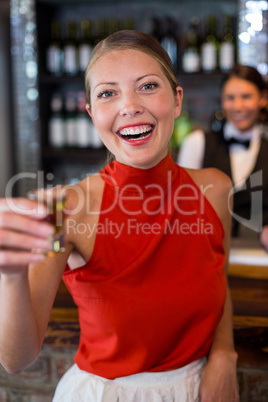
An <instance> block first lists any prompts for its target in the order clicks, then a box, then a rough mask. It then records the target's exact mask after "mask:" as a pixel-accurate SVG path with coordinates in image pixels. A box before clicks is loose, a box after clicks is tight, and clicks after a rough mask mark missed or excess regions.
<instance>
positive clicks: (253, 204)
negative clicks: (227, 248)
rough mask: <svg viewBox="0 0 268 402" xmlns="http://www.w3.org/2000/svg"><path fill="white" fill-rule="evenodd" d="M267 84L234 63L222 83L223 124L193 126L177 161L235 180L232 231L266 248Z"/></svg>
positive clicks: (247, 67)
mask: <svg viewBox="0 0 268 402" xmlns="http://www.w3.org/2000/svg"><path fill="white" fill-rule="evenodd" d="M267 92H268V91H267V85H266V83H265V81H264V80H263V77H262V75H261V74H259V72H258V71H257V70H256V69H255V68H253V67H250V66H245V65H236V66H234V68H233V69H232V70H231V71H230V72H229V74H228V75H226V76H225V77H224V80H223V82H222V86H221V103H222V109H223V112H224V119H223V124H221V126H220V128H214V129H213V127H212V129H211V130H210V131H208V132H204V131H203V130H195V131H193V132H192V133H191V134H190V135H189V136H188V137H186V139H185V140H184V142H183V144H182V146H181V149H180V152H179V155H178V160H177V162H178V164H179V165H181V166H183V167H187V168H193V169H200V168H202V167H203V168H205V167H215V168H218V169H220V170H222V171H223V172H225V173H226V174H227V175H228V176H229V177H230V178H231V179H232V181H233V185H234V186H233V192H234V207H233V222H232V236H233V237H238V236H241V237H253V236H254V237H256V234H257V235H258V236H259V239H260V242H261V244H262V245H263V246H264V247H265V248H266V249H267V250H268V117H267V116H268V111H267ZM212 126H213V125H212Z"/></svg>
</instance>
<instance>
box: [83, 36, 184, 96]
mask: <svg viewBox="0 0 268 402" xmlns="http://www.w3.org/2000/svg"><path fill="white" fill-rule="evenodd" d="M129 49H131V50H138V51H140V52H144V53H146V54H148V55H149V56H151V57H153V58H154V59H155V60H156V61H158V62H159V64H160V66H161V68H162V70H163V72H164V74H165V76H166V77H167V79H168V81H169V83H170V85H171V88H172V91H173V92H174V94H175V95H176V93H177V92H176V88H177V86H178V81H177V75H176V71H175V69H174V67H173V64H172V62H171V60H170V58H169V55H168V53H167V52H166V51H165V49H164V48H163V47H162V46H161V45H160V43H159V42H158V41H157V40H156V39H154V38H153V37H152V36H150V35H147V34H146V33H144V32H139V31H135V30H123V31H117V32H115V33H113V34H112V35H110V36H108V37H107V38H105V39H103V40H101V41H100V42H99V43H98V44H97V45H96V47H95V49H94V52H93V55H92V57H91V60H90V62H89V64H88V66H87V69H86V73H85V86H86V95H87V102H88V103H89V104H90V70H91V69H92V67H93V66H94V64H95V63H96V62H97V61H98V60H99V59H100V58H101V57H102V56H104V55H105V54H106V53H109V52H110V51H112V50H129Z"/></svg>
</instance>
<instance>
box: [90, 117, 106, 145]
mask: <svg viewBox="0 0 268 402" xmlns="http://www.w3.org/2000/svg"><path fill="white" fill-rule="evenodd" d="M89 121H90V134H91V137H90V146H91V148H102V147H103V142H102V140H101V137H100V135H99V133H98V131H97V129H96V127H95V126H94V124H93V122H92V120H91V119H90V120H89Z"/></svg>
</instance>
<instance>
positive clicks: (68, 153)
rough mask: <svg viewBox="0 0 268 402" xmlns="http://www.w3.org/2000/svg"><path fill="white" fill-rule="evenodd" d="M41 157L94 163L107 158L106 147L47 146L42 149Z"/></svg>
mask: <svg viewBox="0 0 268 402" xmlns="http://www.w3.org/2000/svg"><path fill="white" fill-rule="evenodd" d="M43 157H44V158H45V159H46V160H48V159H61V160H62V159H65V160H67V161H70V162H77V161H78V162H87V163H88V164H96V163H99V162H100V161H104V160H105V159H106V158H107V149H106V148H105V147H102V148H70V149H68V148H60V149H56V148H49V147H45V148H44V149H43Z"/></svg>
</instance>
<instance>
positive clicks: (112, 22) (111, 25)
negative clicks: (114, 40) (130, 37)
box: [107, 18, 120, 35]
mask: <svg viewBox="0 0 268 402" xmlns="http://www.w3.org/2000/svg"><path fill="white" fill-rule="evenodd" d="M119 29H120V28H119V21H118V20H117V19H116V18H110V19H109V20H108V21H107V33H108V35H111V34H113V33H114V32H117V31H119Z"/></svg>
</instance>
